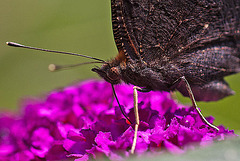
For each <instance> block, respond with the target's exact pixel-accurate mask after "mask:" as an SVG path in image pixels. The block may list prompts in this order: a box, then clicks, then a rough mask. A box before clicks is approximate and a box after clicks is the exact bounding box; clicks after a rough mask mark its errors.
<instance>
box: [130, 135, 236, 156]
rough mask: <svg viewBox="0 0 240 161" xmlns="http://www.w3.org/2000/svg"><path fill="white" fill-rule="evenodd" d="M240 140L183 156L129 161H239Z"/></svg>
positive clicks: (232, 140)
mask: <svg viewBox="0 0 240 161" xmlns="http://www.w3.org/2000/svg"><path fill="white" fill-rule="evenodd" d="M239 157H240V138H239V137H238V138H234V139H231V140H225V141H221V142H217V143H215V144H212V145H210V146H206V147H204V148H203V147H201V148H199V149H197V150H194V151H188V152H187V153H185V154H183V155H171V154H162V155H151V156H149V157H140V158H132V159H130V160H131V161H144V160H148V161H158V160H161V161H175V160H177V161H239Z"/></svg>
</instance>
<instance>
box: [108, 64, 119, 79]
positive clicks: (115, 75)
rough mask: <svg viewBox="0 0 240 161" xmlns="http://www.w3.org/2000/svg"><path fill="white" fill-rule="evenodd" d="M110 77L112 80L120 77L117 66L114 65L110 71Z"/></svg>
mask: <svg viewBox="0 0 240 161" xmlns="http://www.w3.org/2000/svg"><path fill="white" fill-rule="evenodd" d="M108 77H109V79H111V80H117V79H119V72H118V69H117V68H116V67H112V68H111V69H110V70H109V72H108Z"/></svg>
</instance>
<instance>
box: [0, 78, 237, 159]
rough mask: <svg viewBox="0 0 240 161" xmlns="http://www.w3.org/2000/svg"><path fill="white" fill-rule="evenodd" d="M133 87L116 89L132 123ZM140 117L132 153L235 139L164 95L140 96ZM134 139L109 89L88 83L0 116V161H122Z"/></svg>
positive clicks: (173, 150) (174, 149)
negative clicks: (100, 160)
mask: <svg viewBox="0 0 240 161" xmlns="http://www.w3.org/2000/svg"><path fill="white" fill-rule="evenodd" d="M132 87H133V86H130V85H117V86H116V87H115V89H116V93H117V96H118V99H119V100H120V103H121V105H122V106H123V108H124V110H125V112H126V113H127V115H128V116H129V119H130V120H131V121H132V122H133V123H134V122H135V117H134V110H133V89H132ZM139 115H140V126H139V131H138V138H137V145H136V155H140V154H145V153H150V152H159V153H162V152H164V151H168V152H171V153H174V154H179V153H180V154H181V153H184V152H185V151H186V150H188V149H193V148H194V147H196V146H197V145H200V146H203V145H208V144H210V143H212V142H213V141H216V140H224V139H225V138H226V137H230V136H235V134H234V132H233V131H229V130H227V129H225V128H224V127H223V126H218V128H219V129H220V131H218V132H217V131H215V130H214V129H211V128H209V127H208V126H207V125H206V124H205V123H204V122H203V121H202V120H201V118H200V117H199V115H198V113H197V112H196V111H195V110H194V108H192V107H186V106H183V105H181V104H177V103H176V102H175V101H174V100H173V99H171V97H170V94H169V93H167V92H149V93H139ZM207 119H208V121H209V122H211V123H212V122H213V120H214V119H213V117H208V118H207ZM133 136H134V124H132V125H131V124H129V123H127V121H126V119H125V118H124V116H123V115H122V113H121V111H120V109H119V107H118V104H117V102H116V100H115V99H113V93H112V89H111V85H110V84H109V83H106V82H103V81H94V80H90V81H86V82H82V83H80V84H78V85H75V86H70V87H66V88H65V89H63V90H60V91H58V90H56V91H52V92H51V93H50V94H49V95H48V96H47V97H46V99H45V101H41V100H28V101H27V102H26V103H25V105H24V106H23V107H22V108H21V114H19V115H13V114H4V113H3V114H2V115H0V160H42V159H46V160H61V159H62V160H63V159H75V160H89V159H99V158H101V157H108V158H109V159H110V160H123V159H125V158H126V157H128V156H129V155H130V149H131V146H132V143H133ZM193 143H194V144H193Z"/></svg>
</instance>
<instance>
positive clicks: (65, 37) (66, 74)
mask: <svg viewBox="0 0 240 161" xmlns="http://www.w3.org/2000/svg"><path fill="white" fill-rule="evenodd" d="M0 1H1V5H0V76H1V78H0V107H1V108H2V109H16V108H18V107H19V106H20V105H19V103H20V102H21V100H22V99H23V98H26V97H29V96H37V97H39V96H42V95H44V94H46V93H47V92H48V91H51V90H53V89H56V88H61V87H64V86H66V85H69V84H72V83H74V82H76V81H80V80H84V79H88V78H98V76H97V75H96V74H95V73H93V72H91V68H92V67H93V66H95V65H85V66H81V67H78V68H74V69H71V70H65V71H61V72H54V73H51V72H49V71H48V70H47V67H48V65H49V64H51V63H55V64H61V65H64V64H74V63H79V62H86V61H89V60H88V59H85V58H81V57H74V56H66V55H61V54H51V53H43V52H39V51H32V50H26V49H19V48H12V47H8V46H7V45H5V42H6V41H15V42H18V43H22V44H25V45H31V46H35V47H42V48H49V49H55V50H60V51H71V52H76V53H81V54H85V55H89V56H95V57H97V58H101V59H104V60H108V59H110V58H113V57H114V56H115V55H116V54H117V49H116V46H115V43H114V39H113V35H112V28H111V9H110V0H87V1H72V0H69V1H66V0H51V1H49V0H42V1H37V0H23V1H17V0H12V1H4V0H0ZM239 78H240V75H239V74H238V75H234V76H230V77H227V78H226V79H227V81H228V82H229V84H230V86H231V87H232V89H233V90H235V92H236V95H235V96H231V97H228V98H225V99H223V100H221V101H218V102H210V103H198V105H199V107H201V110H202V111H203V113H204V115H205V116H208V115H212V116H214V117H215V118H216V121H215V124H217V125H218V124H224V125H225V126H226V127H229V128H230V129H236V130H239V129H240V124H239V122H240V117H239V116H238V115H239V109H238V108H239V107H240V106H239V103H240V88H239V86H238V81H239ZM178 100H180V101H182V102H185V103H189V104H190V100H189V99H188V98H183V97H182V96H180V94H178Z"/></svg>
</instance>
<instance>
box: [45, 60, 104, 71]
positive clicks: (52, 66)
mask: <svg viewBox="0 0 240 161" xmlns="http://www.w3.org/2000/svg"><path fill="white" fill-rule="evenodd" d="M95 63H103V62H100V61H99V62H97V61H95V62H84V63H78V64H70V65H56V64H49V66H48V70H49V71H51V72H56V71H60V70H65V69H69V68H74V67H78V66H81V65H86V64H95Z"/></svg>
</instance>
